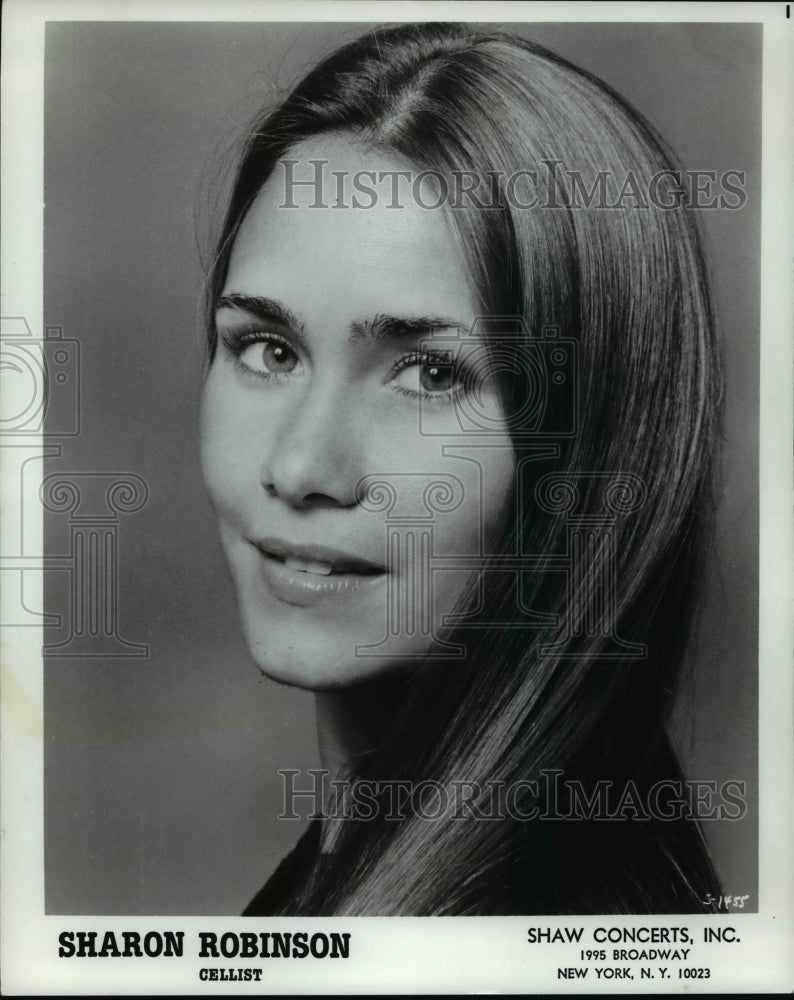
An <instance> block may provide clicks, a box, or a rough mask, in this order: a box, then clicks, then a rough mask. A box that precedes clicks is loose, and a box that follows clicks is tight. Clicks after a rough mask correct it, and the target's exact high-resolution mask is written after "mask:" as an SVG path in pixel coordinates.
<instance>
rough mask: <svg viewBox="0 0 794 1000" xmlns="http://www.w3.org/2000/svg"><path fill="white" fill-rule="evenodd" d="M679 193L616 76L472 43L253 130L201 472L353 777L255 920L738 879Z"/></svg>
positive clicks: (322, 728) (394, 36) (278, 654)
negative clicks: (689, 722) (709, 605)
mask: <svg viewBox="0 0 794 1000" xmlns="http://www.w3.org/2000/svg"><path fill="white" fill-rule="evenodd" d="M681 180H682V178H681V175H680V174H679V173H676V171H675V164H674V161H673V159H672V157H671V154H670V153H669V152H668V151H667V150H666V148H665V146H664V144H663V143H662V141H661V140H660V139H659V137H658V136H657V135H656V134H655V133H654V132H653V130H652V129H651V128H650V126H648V125H647V124H646V123H645V122H644V121H642V119H640V118H639V116H638V115H637V114H636V113H635V112H634V111H632V110H631V109H630V108H629V107H628V106H627V105H626V104H625V102H624V101H623V100H622V99H621V98H620V97H618V96H617V95H616V94H614V93H613V92H611V91H610V90H609V89H608V88H606V87H605V86H604V85H603V84H601V83H600V82H599V81H597V80H595V79H593V78H592V77H590V76H589V75H587V74H585V73H583V72H581V71H580V70H578V69H576V68H574V67H573V66H571V65H569V64H567V63H565V62H564V61H563V60H561V59H559V58H557V57H556V56H554V55H552V54H551V53H549V52H547V51H545V50H542V49H540V48H538V47H537V46H534V45H532V44H529V43H527V42H525V41H522V40H519V39H517V38H513V37H511V36H509V35H505V34H502V33H500V32H493V31H477V30H473V29H471V28H468V27H460V26H456V25H449V24H435V25H433V24H427V25H418V26H403V27H398V28H394V29H383V30H377V31H374V32H372V33H371V34H368V35H366V36H364V37H363V38H360V39H358V40H356V41H354V42H353V43H351V44H349V45H347V46H345V47H344V48H343V49H341V50H340V51H339V52H337V53H336V54H335V55H333V56H331V57H330V58H329V59H327V60H326V61H324V62H323V63H322V64H321V65H320V66H318V67H317V68H316V69H315V70H313V71H312V72H311V73H310V74H309V75H308V76H307V77H306V78H305V79H304V80H303V81H302V83H300V84H299V85H298V86H297V88H296V89H295V90H294V91H293V93H292V94H291V95H290V96H289V97H288V98H287V99H286V100H285V101H284V103H283V104H282V105H281V106H280V107H278V108H276V109H275V110H274V111H270V112H268V113H267V114H265V115H264V117H263V118H262V119H261V121H259V122H257V123H256V125H255V127H254V129H253V131H252V133H251V137H250V140H249V142H248V144H247V147H246V150H245V153H244V156H243V159H242V163H241V166H240V168H239V172H238V174H237V179H236V183H235V186H234V191H233V194H232V198H231V204H230V207H229V210H228V213H227V216H226V221H225V225H224V228H223V232H222V234H221V237H220V241H219V244H218V251H217V255H216V258H215V261H214V266H213V269H212V274H211V282H210V302H209V306H210V309H209V331H210V359H211V363H210V367H209V371H208V375H207V381H206V385H205V390H204V400H203V410H202V446H203V461H204V469H205V478H206V481H207V485H208V489H209V492H210V496H211V498H212V500H213V503H214V505H215V508H216V512H217V514H218V520H219V527H220V533H221V538H222V542H223V544H224V548H225V551H226V555H227V558H228V560H229V564H230V567H231V570H232V575H233V578H234V581H235V584H236V587H237V591H238V597H239V601H240V606H241V611H242V618H243V624H244V628H245V632H246V636H247V639H248V644H249V648H250V651H251V654H252V656H253V658H254V660H255V662H256V663H257V665H258V666H259V667H260V669H261V670H262V671H263V672H265V673H267V674H268V675H269V676H271V677H273V678H275V679H277V680H280V681H282V682H285V683H288V684H295V685H299V686H302V687H305V688H309V689H311V690H313V691H315V692H316V693H317V711H318V731H319V735H320V749H321V753H322V756H323V763H324V766H325V767H326V768H327V769H328V771H329V773H330V774H331V776H333V777H340V776H342V777H344V778H345V779H346V782H347V783H346V784H344V785H339V786H338V787H339V788H341V789H343V793H342V795H341V805H340V796H339V795H337V796H336V798H335V799H334V798H333V797H332V798H330V799H329V800H328V801H326V805H325V812H326V819H325V820H322V821H321V820H320V819H317V820H315V822H314V823H313V824H312V826H311V827H310V830H309V833H308V834H307V835H306V836H305V837H304V838H303V839H302V841H301V843H300V845H299V847H298V848H297V849H296V851H295V852H293V854H292V855H291V856H290V857H289V858H288V859H287V860H286V861H285V863H284V864H282V866H281V867H280V868H279V870H278V871H277V872H276V874H275V875H274V877H273V878H272V879H271V880H270V882H269V883H268V884H267V885H266V886H265V888H264V889H263V890H262V892H261V893H259V894H258V895H257V897H256V898H255V900H254V901H253V902H252V904H251V905H250V906H249V908H248V910H247V911H246V912H247V913H250V914H266V913H273V912H283V913H287V914H296V915H320V914H334V913H347V914H379V915H391V914H395V915H397V914H409V915H431V914H442V915H443V914H446V915H451V914H510V913H526V914H528V913H609V912H629V913H630V912H699V911H704V910H709V909H710V908H711V904H706V903H704V900H706V899H707V898H711V897H717V896H718V895H719V893H718V890H717V883H716V879H715V876H714V874H713V871H712V869H711V866H710V863H709V860H708V857H707V853H706V850H705V847H704V844H703V841H702V838H701V835H700V833H699V830H698V827H697V824H696V822H695V821H694V820H693V819H692V817H691V816H690V814H689V812H687V810H686V809H682V808H681V805H682V804H681V802H680V801H678V800H679V798H680V796H681V794H682V785H681V774H680V771H679V768H678V765H677V762H676V760H675V758H674V756H673V753H672V751H671V749H670V747H669V745H668V741H667V737H666V733H665V723H666V720H667V716H668V712H669V709H670V705H671V701H672V698H673V695H674V692H675V682H676V675H677V672H678V669H679V666H680V663H681V659H682V656H683V652H684V645H685V641H686V635H687V627H688V624H689V622H690V621H691V619H692V614H693V608H694V603H695V598H696V593H697V583H698V573H699V570H700V566H701V562H702V558H703V551H704V544H705V540H706V536H707V533H708V527H709V523H710V511H711V508H710V496H711V480H712V468H713V455H714V445H715V435H716V428H717V404H718V396H719V386H718V366H717V360H716V347H715V341H714V334H713V326H712V317H711V308H710V303H709V295H708V289H707V281H706V275H705V272H704V265H703V260H702V255H701V252H700V249H699V244H698V238H697V234H696V230H695V227H694V224H693V221H692V218H691V214H690V212H689V210H688V205H687V197H686V192H685V191H684V190H683V189H682V188H681V186H680V185H681ZM400 783H402V784H400ZM398 787H402V788H403V789H404V790H405V789H407V791H406V795H407V796H408V805H407V807H406V806H405V803H404V802H403V803H402V804H401V805H398V806H395V802H394V794H395V789H396V788H398ZM416 789H421V790H422V794H421V795H418V794H414V792H415V790H416ZM425 793H427V794H425ZM453 793H454V794H453ZM433 794H434V795H435V796H436V798H437V801H438V803H440V805H439V806H438V808H435V809H433V808H431V806H430V805H429V804H428V803H429V800H428V795H430V796H431V797H432V795H433ZM602 794H603V795H604V796H606V798H605V799H603V800H602V799H599V796H600V795H602ZM610 795H612V796H616V799H615V798H613V799H611V800H609V801H610V802H611V805H610V804H609V802H608V801H607V800H608V799H609V796H610ZM651 799H653V804H652V805H649V802H650V801H651ZM351 803H354V805H352V806H351ZM616 803H617V804H616ZM334 817H336V818H337V820H338V821H334ZM340 817H341V818H340ZM605 820H606V821H605ZM709 893H710V894H711V896H710V897H709Z"/></svg>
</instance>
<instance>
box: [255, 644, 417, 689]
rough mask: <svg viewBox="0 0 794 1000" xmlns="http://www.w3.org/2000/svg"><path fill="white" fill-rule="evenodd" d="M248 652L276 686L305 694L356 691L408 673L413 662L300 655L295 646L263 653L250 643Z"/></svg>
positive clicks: (262, 649) (263, 650)
mask: <svg viewBox="0 0 794 1000" xmlns="http://www.w3.org/2000/svg"><path fill="white" fill-rule="evenodd" d="M249 652H250V655H251V658H252V659H253V661H254V663H255V665H256V667H257V668H258V669H259V670H260V671H261V673H262V674H263V675H264V676H266V677H268V678H269V679H270V680H272V681H275V682H276V683H277V684H286V685H288V686H289V687H296V688H301V689H303V690H305V691H314V692H323V691H337V690H340V689H343V688H347V687H356V686H358V685H360V684H366V683H368V682H370V681H374V680H377V679H378V678H384V679H385V678H387V677H393V676H394V675H395V674H397V673H400V672H403V671H405V670H406V669H410V664H411V663H414V665H415V661H413V660H409V659H405V660H400V659H397V660H395V659H394V658H389V659H385V658H383V659H381V658H376V657H358V658H357V657H356V656H355V654H353V655H352V656H351V657H349V658H343V657H340V658H338V659H337V658H335V657H334V656H333V655H330V656H329V654H328V651H326V654H325V656H323V655H322V654H321V653H319V652H318V653H316V654H315V655H311V654H301V653H300V652H299V651H298V650H297V649H296V648H295V646H292V647H290V648H289V649H284V650H275V649H273V648H268V649H265V648H263V645H262V644H260V643H256V642H253V643H249Z"/></svg>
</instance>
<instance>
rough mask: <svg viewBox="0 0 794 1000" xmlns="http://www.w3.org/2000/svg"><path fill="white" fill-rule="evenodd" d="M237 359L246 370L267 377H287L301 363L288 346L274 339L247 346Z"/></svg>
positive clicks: (270, 338) (255, 342) (258, 341)
mask: <svg viewBox="0 0 794 1000" xmlns="http://www.w3.org/2000/svg"><path fill="white" fill-rule="evenodd" d="M238 357H239V360H240V361H242V363H243V364H244V365H245V366H246V367H247V368H250V369H251V370H252V371H255V372H260V373H261V374H268V375H288V374H289V373H290V372H294V371H295V370H296V369H297V368H298V366H299V365H300V363H301V362H300V358H299V357H298V355H297V354H296V353H295V351H293V349H292V348H291V347H290V346H289V344H287V343H285V342H284V341H282V340H280V339H279V340H277V339H276V338H274V337H269V338H267V339H264V340H257V341H254V342H253V343H250V344H248V345H247V346H246V347H243V349H242V351H240V353H239V355H238Z"/></svg>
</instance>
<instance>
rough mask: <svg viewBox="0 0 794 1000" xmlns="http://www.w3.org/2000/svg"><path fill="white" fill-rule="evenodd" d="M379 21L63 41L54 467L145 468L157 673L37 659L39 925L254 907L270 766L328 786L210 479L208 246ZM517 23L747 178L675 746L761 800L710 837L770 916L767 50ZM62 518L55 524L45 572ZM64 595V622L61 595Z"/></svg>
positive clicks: (677, 142) (266, 853)
mask: <svg viewBox="0 0 794 1000" xmlns="http://www.w3.org/2000/svg"><path fill="white" fill-rule="evenodd" d="M365 27H366V26H364V25H343V24H325V25H321V24H301V25H295V24H276V25H246V24H234V25H227V24H211V23H209V24H190V23H185V24H168V23H157V24H132V23H127V24H125V23H96V24H92V23H50V24H49V25H48V27H47V37H46V66H47V70H46V98H45V157H46V166H45V202H46V207H45V313H44V316H45V323H46V324H51V325H58V326H61V327H62V328H63V336H65V337H72V338H76V339H78V340H79V341H80V343H81V349H82V359H81V366H82V367H81V373H82V387H81V408H82V431H81V433H80V435H79V436H77V437H75V438H73V439H70V440H68V441H67V440H65V441H64V449H63V456H62V457H61V458H60V459H57V460H53V461H50V462H49V463H48V465H47V472H97V471H102V472H114V471H116V472H132V473H135V474H137V475H138V476H140V477H142V478H143V479H144V480H145V481H146V483H147V484H148V486H149V490H150V498H149V501H148V504H147V505H146V506H145V508H144V509H143V510H141V511H140V512H138V513H135V514H131V515H129V516H127V517H123V516H122V517H121V518H120V521H119V574H120V576H119V625H120V632H121V635H122V636H123V637H124V638H125V639H127V640H129V641H130V642H136V643H145V644H147V645H148V646H149V656H148V657H147V658H140V659H116V660H113V659H96V660H81V659H49V660H47V661H45V664H46V666H45V740H46V746H45V836H46V839H45V846H46V911H47V912H48V913H62V914H65V913H73V914H171V913H173V914H177V913H178V914H200V913H202V914H234V913H238V912H239V911H240V910H241V909H242V907H243V906H244V905H245V904H246V903H247V902H248V900H249V898H250V897H251V896H252V895H253V893H254V891H255V890H256V889H258V888H259V886H260V885H261V884H262V882H263V881H264V879H265V877H266V876H267V875H268V874H269V873H270V871H271V870H272V869H273V867H274V866H275V864H276V863H277V862H278V860H279V859H280V858H281V856H282V855H283V854H284V853H285V852H286V851H287V850H289V848H290V847H291V846H292V844H293V843H294V841H295V840H296V839H297V837H298V835H299V833H300V832H301V827H300V825H299V824H295V823H289V822H283V821H282V822H280V823H279V822H276V821H275V820H274V817H275V816H276V814H277V813H278V812H279V810H280V779H279V778H278V775H277V773H276V772H277V769H278V768H279V767H289V768H307V767H311V766H317V765H318V758H317V756H316V750H315V746H314V729H313V705H312V697H311V695H308V694H305V693H301V692H298V691H295V690H291V689H287V688H284V687H280V686H278V685H276V684H274V683H271V682H269V681H265V680H261V679H260V676H259V673H258V671H257V670H256V669H255V668H254V667H253V666H252V664H251V663H250V661H249V659H248V656H247V653H246V650H245V647H244V645H243V642H242V639H241V636H240V630H239V626H238V620H237V611H236V607H235V602H234V599H233V595H232V592H231V587H230V584H229V580H228V577H227V575H226V570H225V566H224V564H223V561H222V557H221V553H220V549H219V546H218V543H217V541H216V536H215V528H214V522H213V518H212V516H211V512H210V509H209V505H208V503H207V501H206V499H205V496H204V491H203V487H202V483H201V477H200V471H199V466H198V454H197V442H196V416H197V402H198V393H199V386H200V378H201V365H202V333H201V320H200V298H201V266H200V253H199V250H200V249H202V248H203V250H204V253H205V257H206V255H207V249H208V243H207V239H206V237H207V233H208V227H209V225H210V222H211V219H212V213H213V205H216V204H217V201H218V196H219V195H218V193H219V192H221V193H222V192H223V191H224V190H226V188H225V187H224V184H225V183H226V182H228V177H229V171H230V168H231V164H232V163H233V149H234V148H235V147H234V144H235V143H236V141H237V140H238V139H239V137H240V136H241V134H242V132H243V130H244V125H245V123H246V121H247V120H248V119H249V118H250V116H251V114H252V113H253V112H254V111H255V110H256V108H257V107H258V106H259V104H260V103H261V101H262V99H263V98H267V97H268V96H271V97H272V96H275V95H276V94H277V93H278V92H279V90H278V88H279V87H283V86H285V85H286V84H288V83H290V82H293V81H295V80H296V79H297V78H298V77H299V76H300V74H301V73H302V72H303V71H304V70H305V69H307V68H308V67H309V66H311V65H312V64H313V63H314V62H315V61H316V60H317V59H318V57H320V56H322V55H324V54H326V53H327V52H329V51H331V50H332V49H333V48H335V47H336V45H337V44H339V43H340V42H342V41H344V40H347V39H349V38H351V37H353V36H355V35H358V34H360V33H361V32H362V31H363V30H365ZM515 30H517V31H518V32H520V33H522V34H525V35H526V36H527V37H530V38H532V39H534V40H536V41H538V42H540V43H541V44H544V45H546V46H548V47H549V48H551V49H552V50H554V51H556V52H558V53H559V54H561V55H562V56H564V57H566V58H568V59H570V60H571V61H572V62H574V63H575V64H577V65H579V66H581V67H583V68H585V69H588V70H590V71H592V72H594V73H596V74H597V75H598V76H600V77H601V78H602V79H604V80H605V81H606V82H607V83H609V84H611V85H612V86H613V87H615V88H616V89H617V90H618V91H619V92H620V93H622V94H624V95H625V96H626V97H627V98H628V99H629V100H630V101H631V102H632V103H633V104H634V105H635V106H636V107H637V108H638V109H639V110H640V111H641V112H643V113H644V114H645V115H646V116H647V117H648V118H649V119H650V120H651V122H652V123H654V124H655V125H656V126H657V127H658V128H659V129H660V131H661V132H662V134H663V135H664V136H665V137H666V138H667V139H668V140H669V142H670V143H671V144H672V146H673V148H674V149H676V150H677V152H678V153H679V156H680V157H681V159H682V161H683V164H684V166H685V167H688V168H691V169H711V170H717V171H718V172H719V171H723V170H727V169H737V170H746V171H747V177H748V185H747V190H748V194H749V200H748V203H747V205H746V206H745V207H744V208H743V209H742V210H741V211H733V212H731V211H712V212H704V213H703V216H704V218H703V221H704V224H705V228H706V237H707V249H708V250H709V252H710V254H711V259H712V269H713V273H714V280H715V291H716V299H717V307H718V315H719V319H720V322H721V330H722V335H723V337H724V339H725V344H726V365H727V402H728V406H727V413H726V421H725V443H726V453H725V471H724V491H723V494H724V495H723V501H722V505H721V508H720V515H719V524H718V551H717V559H716V562H715V565H714V567H713V568H712V572H711V575H710V579H709V586H708V593H707V600H706V605H705V608H704V613H703V620H702V625H701V629H700V633H699V637H698V641H697V646H696V649H695V651H694V653H693V660H694V661H695V662H696V664H697V671H696V672H695V673H693V674H692V675H691V677H690V678H689V680H688V682H687V684H686V685H685V687H684V690H683V692H682V695H681V697H680V701H679V710H678V717H677V724H676V739H677V742H678V744H679V746H680V748H681V750H682V753H683V759H684V764H685V769H686V771H687V773H688V775H689V776H690V777H692V778H702V779H711V780H715V781H717V782H718V783H719V782H722V781H724V780H726V779H729V778H735V779H739V780H746V781H747V783H748V798H749V800H750V806H751V808H750V812H749V814H748V817H747V818H746V819H745V820H744V821H742V822H741V823H721V824H713V823H712V824H706V831H705V832H706V836H707V839H708V840H709V841H710V843H711V845H712V848H713V851H714V853H715V859H716V862H717V866H718V869H719V871H720V873H721V875H722V877H723V880H724V889H725V891H726V892H727V893H731V894H744V893H751V894H752V896H751V902H752V903H755V900H756V897H755V891H756V886H757V877H756V839H755V838H756V821H757V816H756V806H755V797H756V760H757V752H756V750H757V748H756V743H757V699H756V681H757V558H756V548H757V450H758V449H757V430H758V426H757V407H758V313H759V299H758V291H759V259H760V258H759V229H760V227H759V210H760V190H759V183H760V182H759V171H760V99H761V98H760V65H761V63H760V58H761V29H760V27H759V26H744V25H694V24H690V25H675V24H669V25H667V24H646V25H621V24H603V25H602V24H578V25H577V24H566V25H559V24H541V25H530V26H521V25H517V26H515ZM221 204H222V197H221ZM65 521H66V519H65V518H63V517H57V516H53V517H51V518H50V519H49V522H48V528H47V546H48V549H47V551H48V552H54V551H56V550H62V549H63V546H64V545H65V544H67V545H68V542H67V541H65V539H68V525H67V524H66V523H65ZM47 594H48V602H49V604H50V606H51V607H52V608H54V609H58V608H60V609H61V610H65V608H64V607H63V602H64V600H65V598H64V594H65V590H64V587H63V577H62V575H59V574H57V573H52V574H48V580H47ZM59 637H62V633H59V632H58V630H57V629H52V630H49V633H48V636H47V637H46V641H55V640H57V638H59Z"/></svg>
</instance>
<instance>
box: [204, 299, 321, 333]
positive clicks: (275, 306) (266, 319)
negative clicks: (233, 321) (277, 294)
mask: <svg viewBox="0 0 794 1000" xmlns="http://www.w3.org/2000/svg"><path fill="white" fill-rule="evenodd" d="M216 308H217V309H238V310H241V311H243V312H247V313H250V314H251V315H252V316H255V317H256V318H257V319H259V320H262V322H263V323H273V324H275V325H277V326H283V327H286V328H287V329H289V330H294V331H295V332H297V333H300V332H302V330H303V324H302V323H300V322H299V321H298V320H297V319H296V318H295V315H294V314H293V313H291V312H290V310H289V309H287V307H286V306H283V305H281V304H280V303H279V302H276V301H275V299H269V298H267V297H266V296H264V295H241V294H238V293H236V292H232V293H230V294H229V295H222V296H221V297H220V298H219V299H218V305H217V307H216Z"/></svg>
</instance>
